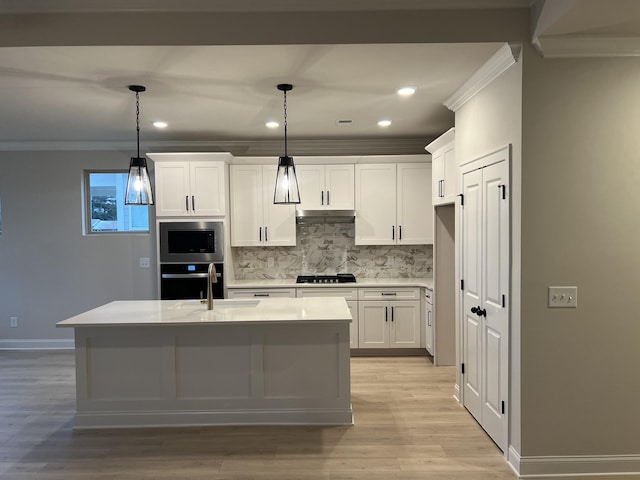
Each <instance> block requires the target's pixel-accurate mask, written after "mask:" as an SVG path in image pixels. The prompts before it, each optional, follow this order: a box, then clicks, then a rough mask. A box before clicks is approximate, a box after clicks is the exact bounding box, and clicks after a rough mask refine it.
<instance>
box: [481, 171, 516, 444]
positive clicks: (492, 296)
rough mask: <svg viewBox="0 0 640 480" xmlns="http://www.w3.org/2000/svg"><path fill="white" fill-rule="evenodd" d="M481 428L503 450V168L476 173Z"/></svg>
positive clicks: (506, 322)
mask: <svg viewBox="0 0 640 480" xmlns="http://www.w3.org/2000/svg"><path fill="white" fill-rule="evenodd" d="M482 172H483V176H482V183H483V188H482V191H483V192H482V206H483V208H482V210H483V222H482V226H483V242H482V273H483V279H482V286H483V288H482V308H483V309H485V310H486V312H487V313H486V315H484V316H483V317H482V322H483V323H482V343H483V345H482V371H483V378H482V382H483V385H482V387H483V388H482V426H483V428H484V429H485V430H486V431H487V433H488V434H489V435H490V436H491V438H493V440H494V441H495V442H496V444H498V446H499V447H500V448H502V450H503V451H504V449H505V448H506V442H507V422H506V416H505V404H504V403H503V402H506V400H507V398H508V395H509V392H508V391H507V386H508V381H509V378H508V366H509V360H508V355H509V338H508V337H509V335H508V332H509V314H508V309H507V308H506V298H507V295H506V294H507V292H508V289H509V201H508V198H507V192H509V191H510V190H509V186H508V183H509V166H508V164H507V162H500V163H497V164H494V165H490V166H488V167H486V168H484V169H483V170H482Z"/></svg>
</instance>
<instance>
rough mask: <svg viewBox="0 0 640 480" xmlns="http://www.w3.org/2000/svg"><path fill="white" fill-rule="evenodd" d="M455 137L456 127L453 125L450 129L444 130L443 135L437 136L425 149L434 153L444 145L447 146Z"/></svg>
mask: <svg viewBox="0 0 640 480" xmlns="http://www.w3.org/2000/svg"><path fill="white" fill-rule="evenodd" d="M455 138H456V128H455V127H451V128H450V129H449V130H447V131H446V132H444V133H443V134H442V135H440V136H439V137H438V138H436V139H435V140H434V141H433V142H431V143H430V144H429V145H427V146H426V147H424V149H425V150H426V151H427V152H429V153H434V152H436V151H437V150H439V149H440V148H442V147H443V146H445V145H446V144H448V143H451V142H453V141H454V140H455Z"/></svg>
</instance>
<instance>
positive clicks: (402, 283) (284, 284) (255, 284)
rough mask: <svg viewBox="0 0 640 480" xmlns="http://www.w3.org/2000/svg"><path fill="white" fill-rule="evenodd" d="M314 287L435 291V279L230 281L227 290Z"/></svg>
mask: <svg viewBox="0 0 640 480" xmlns="http://www.w3.org/2000/svg"><path fill="white" fill-rule="evenodd" d="M314 287H350V288H367V287H388V288H393V287H422V288H430V289H433V278H432V277H428V278H358V279H356V282H355V283H296V279H295V278H280V279H256V280H230V281H229V282H227V288H314Z"/></svg>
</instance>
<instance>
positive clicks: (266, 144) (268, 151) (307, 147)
mask: <svg viewBox="0 0 640 480" xmlns="http://www.w3.org/2000/svg"><path fill="white" fill-rule="evenodd" d="M431 140H433V136H431V137H429V136H426V135H425V136H424V137H406V138H361V139H307V140H290V141H289V150H290V152H291V153H292V154H293V155H294V156H295V155H393V154H397V155H404V154H423V153H424V145H425V143H427V142H429V141H431ZM135 148H136V145H135V143H134V142H130V141H127V142H122V141H103V142H99V141H93V142H0V151H39V152H42V151H118V152H123V153H125V152H127V153H126V154H128V152H132V151H135ZM282 148H283V144H282V140H250V141H247V140H220V141H173V142H172V141H158V142H154V141H147V142H142V144H141V147H140V149H141V151H143V152H185V151H188V152H198V151H201V152H202V151H206V152H229V153H231V154H232V155H235V156H260V155H276V156H277V155H280V154H281V153H282Z"/></svg>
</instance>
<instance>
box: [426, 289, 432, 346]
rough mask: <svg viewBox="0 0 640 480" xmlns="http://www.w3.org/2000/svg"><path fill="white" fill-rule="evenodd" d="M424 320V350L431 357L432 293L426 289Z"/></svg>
mask: <svg viewBox="0 0 640 480" xmlns="http://www.w3.org/2000/svg"><path fill="white" fill-rule="evenodd" d="M424 320H425V323H424V339H425V340H424V348H425V349H426V350H427V353H428V354H429V355H433V354H434V349H433V291H432V290H431V289H429V288H427V289H426V292H425V319H424Z"/></svg>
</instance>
